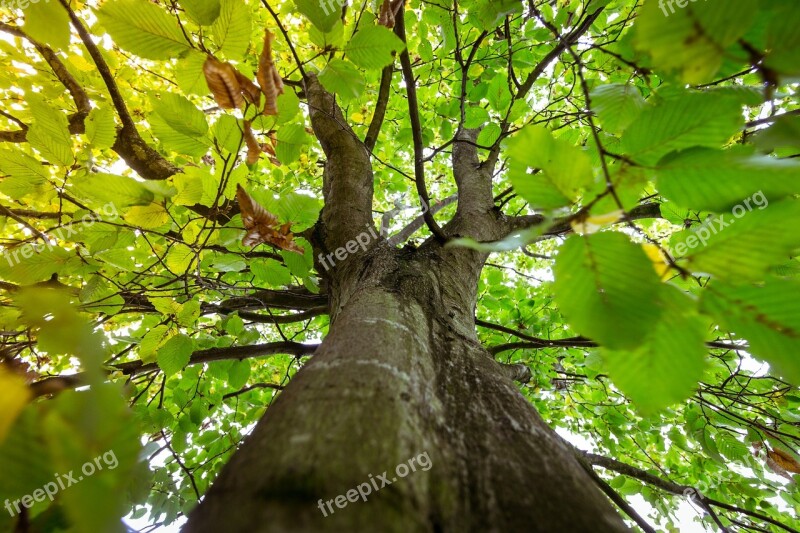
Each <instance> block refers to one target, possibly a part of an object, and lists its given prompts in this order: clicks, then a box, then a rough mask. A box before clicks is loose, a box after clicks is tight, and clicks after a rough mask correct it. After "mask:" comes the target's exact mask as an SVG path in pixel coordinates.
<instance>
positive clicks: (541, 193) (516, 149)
mask: <svg viewBox="0 0 800 533" xmlns="http://www.w3.org/2000/svg"><path fill="white" fill-rule="evenodd" d="M507 153H508V157H509V173H508V175H509V179H510V180H511V184H512V185H513V186H514V190H515V191H516V192H517V194H519V195H520V196H522V197H523V198H524V199H525V200H526V201H527V202H528V203H529V204H531V206H532V207H540V208H545V209H548V208H556V207H562V206H566V205H569V204H571V203H572V202H574V201H575V200H576V199H577V197H578V194H579V192H580V190H581V189H582V188H584V187H587V186H589V185H591V183H592V182H593V181H594V176H593V172H592V166H591V164H590V162H589V157H588V156H587V155H586V153H584V152H583V151H582V150H581V149H580V148H578V147H575V146H573V145H572V144H571V143H569V142H567V141H564V140H561V139H555V138H553V136H552V134H551V133H550V132H549V131H548V130H546V129H545V128H543V127H541V126H528V127H526V128H524V129H523V130H522V131H520V132H519V133H517V135H516V136H515V137H514V138H513V139H512V140H511V141H510V142H509V143H508V150H507ZM529 169H538V170H540V172H539V173H537V174H532V173H530V172H529Z"/></svg>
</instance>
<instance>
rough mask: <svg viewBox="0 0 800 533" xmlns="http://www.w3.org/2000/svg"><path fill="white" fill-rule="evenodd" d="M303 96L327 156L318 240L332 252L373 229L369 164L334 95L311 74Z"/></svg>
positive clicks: (360, 143) (363, 149) (370, 169)
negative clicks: (321, 224) (306, 100)
mask: <svg viewBox="0 0 800 533" xmlns="http://www.w3.org/2000/svg"><path fill="white" fill-rule="evenodd" d="M306 95H307V96H308V106H309V115H310V117H311V125H312V127H313V128H314V134H315V135H316V137H317V139H318V140H319V142H320V144H321V145H322V149H323V150H324V151H325V156H326V157H327V161H326V162H325V172H324V174H323V184H322V193H323V196H324V197H325V207H324V208H323V209H322V215H321V219H322V222H323V227H322V228H320V229H321V230H322V231H323V232H324V234H323V235H322V236H321V237H322V239H323V241H324V245H325V247H327V249H329V250H332V249H335V248H339V247H340V246H344V245H345V244H346V243H347V242H348V241H350V240H352V239H354V238H355V236H356V235H358V234H359V233H362V232H363V231H364V227H365V226H369V227H373V222H372V195H373V176H372V164H371V162H370V158H369V154H370V153H369V151H368V150H367V148H366V146H364V143H362V142H361V141H360V140H359V139H358V137H356V135H355V133H353V130H352V129H351V128H350V126H349V125H348V124H347V121H346V120H345V118H344V115H343V114H342V110H341V108H340V107H339V105H338V104H337V103H336V100H335V99H334V97H333V95H332V94H331V93H329V92H328V91H326V90H325V88H324V87H322V84H320V82H319V80H318V79H317V77H316V75H314V74H309V75H308V78H307V79H306Z"/></svg>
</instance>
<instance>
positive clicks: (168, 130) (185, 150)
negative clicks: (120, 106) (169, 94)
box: [149, 114, 211, 158]
mask: <svg viewBox="0 0 800 533" xmlns="http://www.w3.org/2000/svg"><path fill="white" fill-rule="evenodd" d="M149 120H150V126H151V128H152V131H153V135H155V136H156V138H158V140H159V141H161V142H162V143H163V144H164V148H165V149H167V150H170V151H173V152H177V153H179V154H185V155H188V156H191V157H198V158H199V157H202V156H204V155H205V154H206V153H207V152H208V149H209V147H210V146H211V141H210V140H209V139H208V138H207V137H205V136H203V137H199V136H196V135H194V134H187V133H185V132H183V131H178V130H176V129H175V128H173V127H172V126H170V125H169V124H168V123H167V121H166V120H164V119H163V118H162V117H161V115H157V114H154V115H151V116H150V119H149Z"/></svg>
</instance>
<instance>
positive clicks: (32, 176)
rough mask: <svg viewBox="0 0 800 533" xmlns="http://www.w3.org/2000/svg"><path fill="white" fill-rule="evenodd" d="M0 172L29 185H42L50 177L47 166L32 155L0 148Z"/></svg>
mask: <svg viewBox="0 0 800 533" xmlns="http://www.w3.org/2000/svg"><path fill="white" fill-rule="evenodd" d="M0 173H1V174H5V175H6V176H10V177H14V178H20V179H22V180H25V181H26V182H28V183H30V185H31V186H39V185H43V184H45V183H47V179H48V178H49V177H50V173H49V172H48V171H47V167H46V166H44V165H43V164H42V163H40V162H39V161H37V160H36V159H34V158H33V157H31V156H29V155H28V154H26V153H24V152H21V151H19V150H7V149H0ZM7 180H8V178H6V179H4V180H3V181H2V182H0V183H5V182H6V181H7Z"/></svg>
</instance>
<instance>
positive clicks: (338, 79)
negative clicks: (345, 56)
mask: <svg viewBox="0 0 800 533" xmlns="http://www.w3.org/2000/svg"><path fill="white" fill-rule="evenodd" d="M319 81H320V83H322V86H323V87H325V88H326V89H327V90H328V91H330V92H332V93H335V94H336V95H337V96H338V97H340V98H341V99H342V100H344V101H349V100H353V99H356V98H359V97H360V96H361V94H362V93H363V92H364V87H365V86H366V82H365V81H364V78H363V77H362V76H361V73H360V72H359V71H358V69H357V68H356V66H355V65H353V64H352V63H351V62H349V61H344V60H342V59H338V58H334V59H331V60H330V62H329V63H328V64H327V65H326V66H325V68H324V69H322V72H320V73H319Z"/></svg>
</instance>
